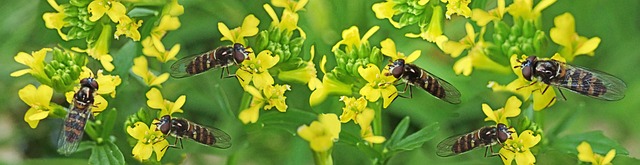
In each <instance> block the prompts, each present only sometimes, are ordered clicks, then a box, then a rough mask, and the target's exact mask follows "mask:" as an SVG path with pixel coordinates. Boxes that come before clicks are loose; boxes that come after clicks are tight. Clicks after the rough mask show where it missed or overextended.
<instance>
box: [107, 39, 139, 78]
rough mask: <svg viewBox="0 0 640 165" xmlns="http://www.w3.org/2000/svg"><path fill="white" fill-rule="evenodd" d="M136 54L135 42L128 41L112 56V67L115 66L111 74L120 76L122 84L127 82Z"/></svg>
mask: <svg viewBox="0 0 640 165" xmlns="http://www.w3.org/2000/svg"><path fill="white" fill-rule="evenodd" d="M136 54H137V49H136V42H134V41H129V42H127V43H126V44H125V45H124V46H122V48H121V49H120V50H118V51H117V52H116V53H115V55H114V56H113V65H114V66H115V69H114V70H113V72H112V73H114V74H116V75H120V78H121V79H122V82H127V81H128V79H129V76H127V75H128V73H129V70H131V67H132V66H133V58H134V57H136Z"/></svg>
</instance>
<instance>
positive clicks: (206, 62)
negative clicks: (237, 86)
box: [170, 43, 251, 78]
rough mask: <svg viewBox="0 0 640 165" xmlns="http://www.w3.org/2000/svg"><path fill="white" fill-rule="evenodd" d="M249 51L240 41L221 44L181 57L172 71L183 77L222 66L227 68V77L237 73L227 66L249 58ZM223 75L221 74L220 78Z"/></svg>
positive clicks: (172, 66)
mask: <svg viewBox="0 0 640 165" xmlns="http://www.w3.org/2000/svg"><path fill="white" fill-rule="evenodd" d="M249 53H251V52H249V51H247V50H246V48H245V47H244V45H242V44H239V43H235V44H233V46H220V47H218V48H216V49H214V50H211V51H208V52H206V53H202V54H200V55H194V56H189V57H184V58H181V59H179V60H178V61H176V62H175V63H173V64H172V65H171V72H170V73H171V76H172V77H175V78H183V77H189V76H194V75H198V74H200V73H203V72H205V71H208V70H211V69H219V68H222V70H223V71H224V70H225V69H226V70H227V76H225V78H228V77H234V76H235V74H231V73H230V72H229V68H227V67H229V66H231V65H238V64H240V63H242V61H244V60H245V59H247V58H249ZM222 77H223V76H222V74H220V78H222Z"/></svg>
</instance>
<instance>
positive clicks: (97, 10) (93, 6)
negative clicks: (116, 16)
mask: <svg viewBox="0 0 640 165" xmlns="http://www.w3.org/2000/svg"><path fill="white" fill-rule="evenodd" d="M87 10H88V11H89V14H91V17H89V20H90V21H91V22H96V21H97V20H98V19H100V18H102V16H103V15H104V13H106V12H107V10H108V9H107V8H106V7H105V4H104V1H93V2H91V3H89V5H88V6H87Z"/></svg>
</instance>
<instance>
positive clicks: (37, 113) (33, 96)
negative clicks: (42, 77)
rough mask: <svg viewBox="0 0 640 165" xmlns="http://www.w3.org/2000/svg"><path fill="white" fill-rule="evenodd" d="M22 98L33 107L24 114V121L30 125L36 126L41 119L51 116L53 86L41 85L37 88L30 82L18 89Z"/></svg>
mask: <svg viewBox="0 0 640 165" xmlns="http://www.w3.org/2000/svg"><path fill="white" fill-rule="evenodd" d="M18 96H19V97H20V99H21V100H22V101H23V102H24V103H26V104H27V105H29V106H30V107H31V108H29V110H27V113H25V114H24V121H25V122H27V123H28V124H29V127H31V128H36V127H37V126H38V123H39V122H40V120H42V119H44V118H47V116H49V110H50V109H51V107H50V106H49V103H50V102H51V97H52V96H53V88H51V87H49V86H47V85H40V86H39V87H38V88H37V89H36V87H35V86H33V85H31V84H29V85H27V86H25V87H24V88H22V89H20V90H19V91H18Z"/></svg>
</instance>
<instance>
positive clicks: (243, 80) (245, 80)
mask: <svg viewBox="0 0 640 165" xmlns="http://www.w3.org/2000/svg"><path fill="white" fill-rule="evenodd" d="M236 76H237V77H238V81H239V82H240V85H242V86H243V87H244V86H247V85H249V83H250V82H251V80H252V78H253V74H251V73H250V72H247V71H245V70H244V69H238V70H237V71H236Z"/></svg>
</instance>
